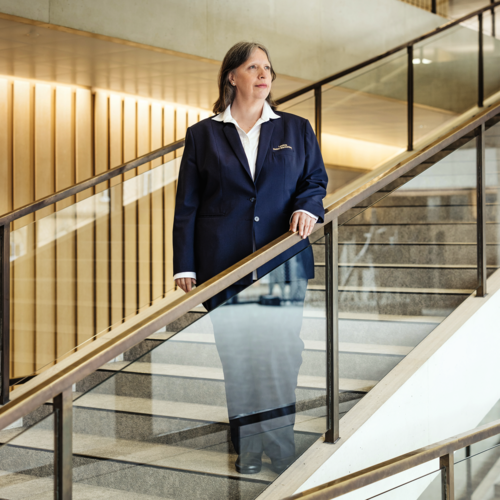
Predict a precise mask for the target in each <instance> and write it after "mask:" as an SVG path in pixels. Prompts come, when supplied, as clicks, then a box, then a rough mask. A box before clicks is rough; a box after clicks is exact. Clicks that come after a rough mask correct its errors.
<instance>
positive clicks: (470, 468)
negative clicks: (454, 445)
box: [465, 446, 472, 500]
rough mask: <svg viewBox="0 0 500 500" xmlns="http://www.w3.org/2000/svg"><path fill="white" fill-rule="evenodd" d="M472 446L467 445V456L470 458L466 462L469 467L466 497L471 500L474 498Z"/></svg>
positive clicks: (467, 467)
mask: <svg viewBox="0 0 500 500" xmlns="http://www.w3.org/2000/svg"><path fill="white" fill-rule="evenodd" d="M470 451H471V448H470V446H466V447H465V458H466V459H468V460H467V462H466V469H467V482H466V499H467V500H471V498H472V467H471V460H470V455H471V452H470Z"/></svg>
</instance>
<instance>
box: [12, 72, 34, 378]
mask: <svg viewBox="0 0 500 500" xmlns="http://www.w3.org/2000/svg"><path fill="white" fill-rule="evenodd" d="M33 90H34V89H33V85H32V84H30V83H29V82H25V81H16V82H14V89H13V106H12V109H13V111H12V115H13V116H12V120H13V127H12V130H13V133H12V138H13V148H12V150H13V155H12V159H13V208H19V207H21V206H23V205H26V204H28V203H30V202H32V201H33V200H34V194H35V193H34V166H33V144H34V141H33ZM32 220H33V217H32V216H28V217H25V218H24V220H19V221H16V223H15V224H14V228H18V232H17V234H16V235H14V238H13V240H12V241H13V243H14V252H15V256H16V257H17V259H16V260H15V261H14V262H13V264H12V278H13V279H12V289H11V296H12V299H13V307H12V318H11V321H12V327H13V330H14V332H15V333H14V335H13V338H12V345H13V358H12V359H13V371H12V376H13V377H19V376H23V375H25V374H29V373H31V372H32V371H33V367H34V366H35V347H36V346H35V321H36V319H35V260H34V259H33V248H34V228H33V225H32V224H29V225H26V224H27V223H29V222H31V221H32ZM21 226H24V227H21Z"/></svg>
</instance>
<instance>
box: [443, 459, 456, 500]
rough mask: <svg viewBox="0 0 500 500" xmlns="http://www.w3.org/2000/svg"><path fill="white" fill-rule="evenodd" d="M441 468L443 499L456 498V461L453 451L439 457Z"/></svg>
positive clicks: (452, 499) (450, 499)
mask: <svg viewBox="0 0 500 500" xmlns="http://www.w3.org/2000/svg"><path fill="white" fill-rule="evenodd" d="M439 468H440V469H443V471H442V473H441V474H442V475H441V477H442V483H441V484H442V492H443V494H442V499H443V500H455V462H454V457H453V452H452V453H448V454H446V455H443V456H442V457H440V458H439Z"/></svg>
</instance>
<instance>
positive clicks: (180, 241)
mask: <svg viewBox="0 0 500 500" xmlns="http://www.w3.org/2000/svg"><path fill="white" fill-rule="evenodd" d="M200 191H201V184H200V174H199V171H198V166H197V163H196V146H195V143H194V137H193V134H192V132H191V130H190V129H189V128H188V130H187V132H186V143H185V146H184V153H183V155H182V160H181V166H180V169H179V178H178V180H177V194H176V198H175V213H174V229H173V247H174V275H175V274H178V273H184V272H194V273H195V272H196V265H195V251H194V245H195V241H194V234H195V224H196V212H197V211H198V206H199V203H200Z"/></svg>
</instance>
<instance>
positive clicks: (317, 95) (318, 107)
mask: <svg viewBox="0 0 500 500" xmlns="http://www.w3.org/2000/svg"><path fill="white" fill-rule="evenodd" d="M321 97H322V87H316V88H315V89H314V129H315V132H316V139H318V144H319V147H320V149H321V121H322V120H321V118H322V115H321V113H322V104H321Z"/></svg>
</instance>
